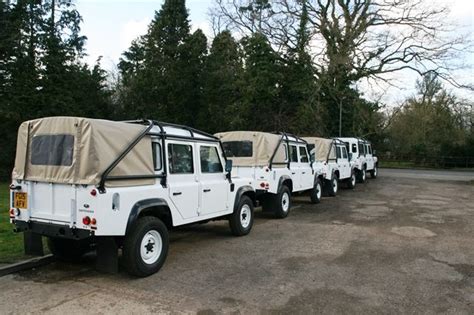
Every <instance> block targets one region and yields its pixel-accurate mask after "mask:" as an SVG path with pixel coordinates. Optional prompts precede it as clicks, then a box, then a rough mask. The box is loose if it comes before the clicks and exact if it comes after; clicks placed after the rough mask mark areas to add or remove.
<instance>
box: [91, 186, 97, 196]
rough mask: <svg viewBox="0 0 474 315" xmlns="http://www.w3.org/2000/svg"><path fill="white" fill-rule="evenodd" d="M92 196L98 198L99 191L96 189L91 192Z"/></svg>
mask: <svg viewBox="0 0 474 315" xmlns="http://www.w3.org/2000/svg"><path fill="white" fill-rule="evenodd" d="M91 195H92V196H93V197H95V196H97V190H96V189H95V188H94V189H92V190H91Z"/></svg>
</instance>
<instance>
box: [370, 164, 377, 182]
mask: <svg viewBox="0 0 474 315" xmlns="http://www.w3.org/2000/svg"><path fill="white" fill-rule="evenodd" d="M377 173H378V169H377V165H374V169H373V170H371V171H370V177H371V178H373V179H376V178H377Z"/></svg>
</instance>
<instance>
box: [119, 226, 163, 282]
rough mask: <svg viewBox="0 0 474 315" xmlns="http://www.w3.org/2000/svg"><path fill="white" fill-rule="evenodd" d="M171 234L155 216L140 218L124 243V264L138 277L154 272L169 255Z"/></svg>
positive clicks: (129, 271)
mask: <svg viewBox="0 0 474 315" xmlns="http://www.w3.org/2000/svg"><path fill="white" fill-rule="evenodd" d="M168 247H169V236H168V229H167V228H166V226H165V224H164V223H163V222H162V221H161V220H160V219H158V218H155V217H143V218H139V219H138V221H137V222H136V223H135V225H134V226H133V227H132V229H131V230H130V232H129V233H127V235H126V236H125V241H124V244H123V259H124V265H125V268H126V269H127V271H128V273H130V274H131V275H134V276H137V277H146V276H149V275H151V274H154V273H155V272H157V271H158V270H160V268H161V266H163V264H164V262H165V260H166V256H167V255H168Z"/></svg>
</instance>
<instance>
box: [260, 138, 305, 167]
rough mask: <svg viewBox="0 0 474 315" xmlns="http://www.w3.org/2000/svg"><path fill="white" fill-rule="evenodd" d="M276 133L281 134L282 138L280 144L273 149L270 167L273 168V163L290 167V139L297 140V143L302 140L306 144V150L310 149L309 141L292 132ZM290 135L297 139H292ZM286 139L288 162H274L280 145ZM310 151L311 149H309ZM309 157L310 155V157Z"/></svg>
mask: <svg viewBox="0 0 474 315" xmlns="http://www.w3.org/2000/svg"><path fill="white" fill-rule="evenodd" d="M274 134H277V135H280V136H281V138H280V141H278V144H277V146H276V148H275V151H273V154H272V157H271V158H270V161H269V164H268V168H270V169H272V166H273V164H275V165H286V167H287V168H288V169H290V162H291V158H290V141H291V142H295V143H300V142H302V143H303V144H305V145H306V150H307V151H308V142H307V141H306V140H304V139H302V138H300V137H298V136H296V135H294V134H291V133H286V132H275V133H274ZM288 136H290V137H293V138H295V139H296V140H290V139H289V138H288ZM283 141H285V143H286V154H287V157H288V161H287V162H286V163H283V162H275V163H274V162H273V159H274V158H275V156H276V154H277V151H278V148H279V147H280V144H281V143H282V142H283ZM308 152H309V151H308ZM308 158H309V157H308Z"/></svg>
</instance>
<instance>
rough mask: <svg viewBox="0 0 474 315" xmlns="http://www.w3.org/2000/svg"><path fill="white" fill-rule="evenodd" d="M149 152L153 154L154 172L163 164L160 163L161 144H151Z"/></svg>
mask: <svg viewBox="0 0 474 315" xmlns="http://www.w3.org/2000/svg"><path fill="white" fill-rule="evenodd" d="M151 150H152V152H153V167H154V168H155V171H159V170H161V167H162V165H163V163H162V162H161V144H159V143H158V142H152V144H151Z"/></svg>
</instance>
